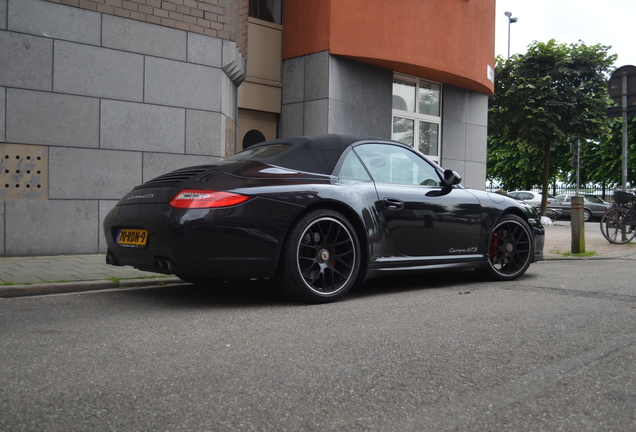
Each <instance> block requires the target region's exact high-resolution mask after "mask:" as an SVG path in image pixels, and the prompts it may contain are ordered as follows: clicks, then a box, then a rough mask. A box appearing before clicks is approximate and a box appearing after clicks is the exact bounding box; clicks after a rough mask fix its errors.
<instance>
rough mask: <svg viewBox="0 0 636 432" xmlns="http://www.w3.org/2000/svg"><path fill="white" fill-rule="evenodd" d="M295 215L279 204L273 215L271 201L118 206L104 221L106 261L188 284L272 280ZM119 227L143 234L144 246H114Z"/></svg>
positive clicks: (295, 209)
mask: <svg viewBox="0 0 636 432" xmlns="http://www.w3.org/2000/svg"><path fill="white" fill-rule="evenodd" d="M281 207H282V209H283V210H281ZM294 211H297V207H295V206H289V208H287V209H285V207H284V206H281V205H280V203H277V205H276V211H274V210H273V209H272V203H271V202H270V201H267V200H259V199H253V200H250V201H248V202H247V203H244V204H241V205H237V206H234V207H231V208H223V209H214V210H210V209H185V210H176V209H173V208H171V207H169V206H167V205H165V204H148V205H143V206H142V205H132V206H125V205H124V206H117V207H115V208H114V209H113V210H112V211H111V212H110V213H109V214H108V215H107V216H106V218H105V219H104V232H105V236H106V241H107V244H108V255H107V257H108V260H109V261H110V263H111V264H113V265H126V266H132V267H135V268H137V269H140V270H145V271H151V272H157V273H164V274H176V275H177V276H180V277H184V278H190V279H234V278H264V277H271V276H273V274H274V273H275V271H276V267H277V265H278V255H279V251H280V244H281V241H282V239H283V238H284V234H285V232H286V229H287V224H288V222H289V220H291V217H292V213H293V212H294ZM121 228H142V229H146V230H147V231H148V242H147V244H146V245H145V246H142V247H127V246H122V245H118V244H117V243H116V242H115V238H116V235H117V232H118V230H119V229H121Z"/></svg>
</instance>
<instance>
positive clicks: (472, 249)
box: [448, 246, 477, 253]
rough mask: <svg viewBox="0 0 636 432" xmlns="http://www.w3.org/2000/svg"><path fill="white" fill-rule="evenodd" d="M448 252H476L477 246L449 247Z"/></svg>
mask: <svg viewBox="0 0 636 432" xmlns="http://www.w3.org/2000/svg"><path fill="white" fill-rule="evenodd" d="M448 252H449V253H475V252H477V247H476V246H473V247H469V248H464V249H455V248H450V249H449V251H448Z"/></svg>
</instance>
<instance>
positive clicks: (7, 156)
mask: <svg viewBox="0 0 636 432" xmlns="http://www.w3.org/2000/svg"><path fill="white" fill-rule="evenodd" d="M48 168H49V148H48V147H41V146H32V145H24V144H0V199H3V200H5V199H48V197H49V169H48Z"/></svg>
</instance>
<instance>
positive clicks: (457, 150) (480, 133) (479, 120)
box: [440, 85, 488, 190]
mask: <svg viewBox="0 0 636 432" xmlns="http://www.w3.org/2000/svg"><path fill="white" fill-rule="evenodd" d="M442 99H443V102H442V107H443V108H442V159H441V163H440V165H441V166H442V167H444V168H446V169H453V170H455V171H457V172H458V173H459V174H460V175H461V176H462V179H463V180H462V184H463V185H464V186H465V187H468V188H473V189H482V190H483V189H484V188H485V186H486V147H487V136H488V95H486V94H484V93H479V92H476V91H473V90H467V89H464V88H460V87H455V86H451V85H444V86H443V91H442Z"/></svg>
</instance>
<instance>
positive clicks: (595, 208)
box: [548, 194, 610, 222]
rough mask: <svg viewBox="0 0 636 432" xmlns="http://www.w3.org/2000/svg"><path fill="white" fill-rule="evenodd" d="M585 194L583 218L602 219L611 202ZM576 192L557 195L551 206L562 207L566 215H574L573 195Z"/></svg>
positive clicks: (587, 219) (551, 201)
mask: <svg viewBox="0 0 636 432" xmlns="http://www.w3.org/2000/svg"><path fill="white" fill-rule="evenodd" d="M581 195H582V196H583V220H585V221H586V222H587V221H589V220H592V219H600V218H601V217H602V216H603V214H604V213H605V211H607V209H608V208H609V206H610V204H609V203H608V202H605V201H603V200H602V199H601V198H599V197H597V196H596V195H592V194H581ZM573 196H574V194H562V195H557V196H556V197H555V198H554V199H551V200H550V204H548V207H549V208H560V209H562V210H563V216H564V217H570V216H571V215H572V197H573Z"/></svg>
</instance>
